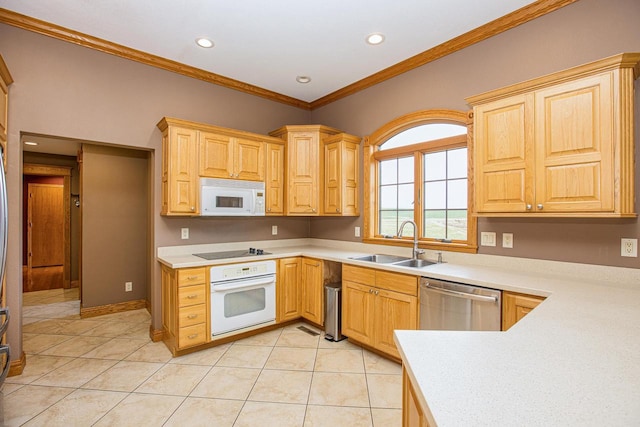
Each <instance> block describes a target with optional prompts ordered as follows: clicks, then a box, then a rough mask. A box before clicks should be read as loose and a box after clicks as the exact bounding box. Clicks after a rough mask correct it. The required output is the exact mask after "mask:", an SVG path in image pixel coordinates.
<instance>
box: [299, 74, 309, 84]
mask: <svg viewBox="0 0 640 427" xmlns="http://www.w3.org/2000/svg"><path fill="white" fill-rule="evenodd" d="M296 81H297V82H298V83H302V84H306V83H309V82H310V81H311V77H309V76H298V77H296Z"/></svg>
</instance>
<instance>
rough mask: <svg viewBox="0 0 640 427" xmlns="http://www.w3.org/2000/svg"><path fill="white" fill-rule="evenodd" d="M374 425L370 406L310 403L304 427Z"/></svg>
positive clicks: (368, 426) (357, 426)
mask: <svg viewBox="0 0 640 427" xmlns="http://www.w3.org/2000/svg"><path fill="white" fill-rule="evenodd" d="M372 425H373V424H372V422H371V411H370V410H369V408H349V407H341V406H313V405H309V406H308V407H307V414H306V416H305V418H304V427H337V426H349V427H371V426H372Z"/></svg>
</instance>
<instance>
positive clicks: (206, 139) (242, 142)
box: [200, 132, 265, 181]
mask: <svg viewBox="0 0 640 427" xmlns="http://www.w3.org/2000/svg"><path fill="white" fill-rule="evenodd" d="M264 151H265V143H264V142H263V141H261V140H251V139H248V138H242V137H234V136H230V135H227V134H222V133H213V132H200V176H202V177H207V178H227V179H243V180H248V181H264V167H265V165H264Z"/></svg>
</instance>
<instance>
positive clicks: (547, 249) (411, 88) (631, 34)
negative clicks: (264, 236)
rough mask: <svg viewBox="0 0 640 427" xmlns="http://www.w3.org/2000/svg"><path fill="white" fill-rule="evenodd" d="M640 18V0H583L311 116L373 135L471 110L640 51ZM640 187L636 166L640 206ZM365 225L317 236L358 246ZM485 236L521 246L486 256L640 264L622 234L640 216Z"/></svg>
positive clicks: (325, 224)
mask: <svg viewBox="0 0 640 427" xmlns="http://www.w3.org/2000/svg"><path fill="white" fill-rule="evenodd" d="M639 17H640V1H638V0H608V1H604V0H580V1H578V2H576V3H572V4H571V5H569V6H566V7H564V8H562V9H559V10H557V11H555V12H553V13H551V14H548V15H545V16H543V17H541V18H538V19H536V20H534V21H531V22H528V23H526V24H523V25H521V26H519V27H516V28H514V29H512V30H509V31H507V32H505V33H502V34H499V35H497V36H495V37H492V38H490V39H487V40H485V41H483V42H480V43H478V44H476V45H473V46H471V47H468V48H466V49H463V50H461V51H459V52H456V53H454V54H452V55H449V56H447V57H444V58H442V59H440V60H437V61H434V62H432V63H430V64H427V65H424V66H422V67H420V68H417V69H415V70H412V71H410V72H408V73H405V74H403V75H401V76H398V77H396V78H393V79H391V80H388V81H386V82H383V83H381V84H378V85H376V86H374V87H371V88H369V89H367V90H364V91H362V92H359V93H357V94H354V95H352V96H350V97H348V98H345V99H342V100H339V101H337V102H334V103H332V104H329V105H327V106H325V107H322V108H319V109H318V110H314V111H313V113H312V117H311V119H312V121H313V122H315V123H322V124H324V125H328V126H333V127H337V128H339V129H343V130H344V131H346V132H349V133H353V134H355V135H361V136H365V135H369V134H371V133H372V132H374V131H375V130H376V129H378V128H380V127H381V126H382V125H384V124H385V123H387V122H389V121H391V120H392V119H394V118H396V117H399V116H402V115H405V114H407V113H410V112H413V111H418V110H426V109H431V108H447V109H454V110H461V111H467V110H468V109H469V108H470V107H469V106H468V105H467V104H466V102H465V98H466V97H469V96H472V95H476V94H479V93H482V92H486V91H489V90H492V89H497V88H500V87H503V86H507V85H509V84H513V83H518V82H521V81H524V80H527V79H532V78H536V77H539V76H542V75H545V74H549V73H553V72H555V71H560V70H563V69H566V68H570V67H573V66H576V65H580V64H583V63H587V62H591V61H595V60H598V59H601V58H604V57H607V56H611V55H615V54H618V53H621V52H640V23H639V21H638V18H639ZM639 83H640V82H638V81H637V82H636V123H638V124H637V125H636V151H638V150H639V148H640V131H639V130H638V129H640V103H639V102H638V100H639V99H640V91H639V90H638V88H639V86H640V84H639ZM636 158H640V154H637V155H636ZM637 164H638V162H636V165H637ZM639 183H640V171H638V166H636V191H637V195H636V200H640V184H639ZM637 209H638V206H637V207H636V210H637ZM356 225H360V226H362V218H359V219H358V220H357V221H354V220H353V219H351V218H345V219H313V220H312V221H311V236H312V237H318V238H332V239H342V240H354V239H356V238H355V237H353V236H354V232H353V227H354V226H356ZM481 231H495V232H497V237H498V240H499V241H500V242H501V241H502V240H501V233H503V232H509V233H513V234H514V247H513V249H502V248H501V247H499V246H497V247H495V248H488V247H480V248H479V252H480V253H485V254H499V255H506V256H518V257H527V258H539V259H552V260H559V261H571V262H580V263H593V264H603V265H613V266H625V267H633V268H640V258H622V257H621V256H620V238H622V237H628V238H640V225H639V222H638V220H637V219H623V220H598V219H593V220H584V219H580V220H571V219H561V220H559V219H555V220H554V219H498V218H495V219H482V218H480V219H479V220H478V232H481Z"/></svg>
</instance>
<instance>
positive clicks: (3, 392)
mask: <svg viewBox="0 0 640 427" xmlns="http://www.w3.org/2000/svg"><path fill="white" fill-rule="evenodd" d="M24 386H25V385H24V384H20V383H15V384H14V383H7V382H5V383H4V384H3V385H2V388H0V402H4V398H5V397H7V396H9V395H10V394H11V393H13V392H15V391H18V390H20V389H21V388H22V387H24ZM1 420H2V419H0V421H1Z"/></svg>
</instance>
